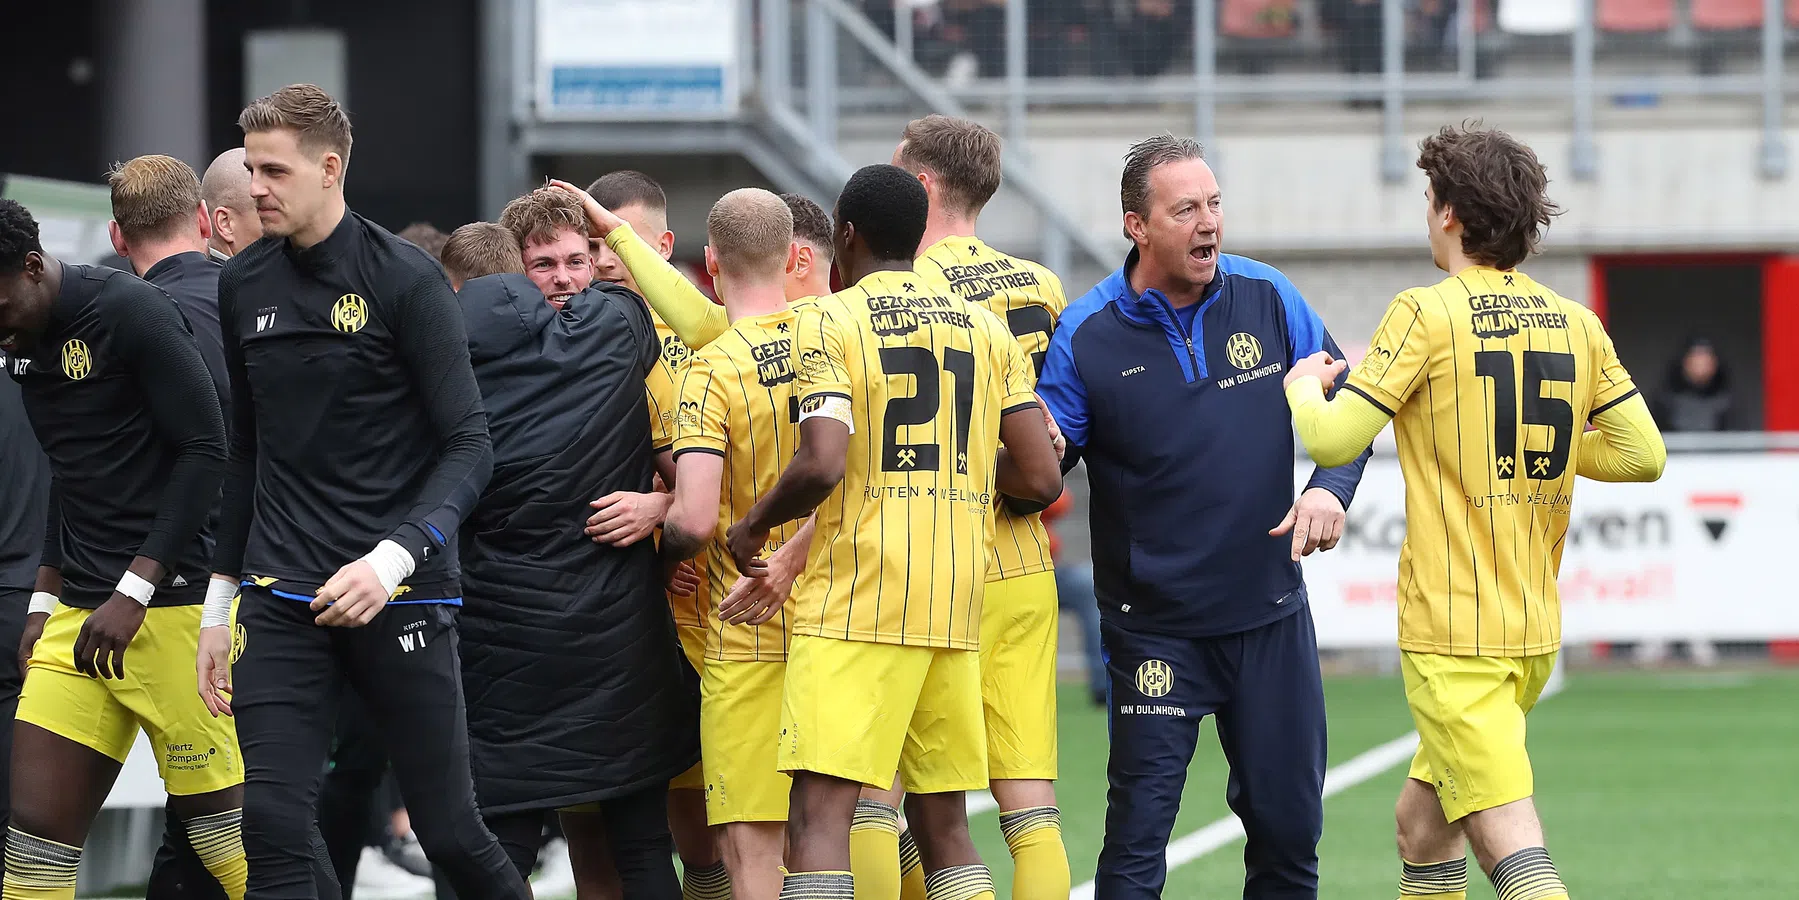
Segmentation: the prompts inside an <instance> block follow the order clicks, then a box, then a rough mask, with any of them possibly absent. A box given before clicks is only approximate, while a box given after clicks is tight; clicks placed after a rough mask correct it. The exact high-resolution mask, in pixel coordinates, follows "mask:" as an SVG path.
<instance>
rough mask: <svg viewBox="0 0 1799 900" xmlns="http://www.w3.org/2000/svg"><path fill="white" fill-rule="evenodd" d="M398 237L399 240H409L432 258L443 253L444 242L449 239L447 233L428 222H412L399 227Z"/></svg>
mask: <svg viewBox="0 0 1799 900" xmlns="http://www.w3.org/2000/svg"><path fill="white" fill-rule="evenodd" d="M399 237H400V239H401V240H407V241H411V242H412V243H413V244H415V245H417V246H418V248H419V249H420V250H423V251H425V252H426V253H429V254H431V258H432V259H436V258H438V257H439V256H441V255H443V250H444V243H445V242H446V241H448V240H449V239H450V236H449V235H447V234H444V233H443V232H442V231H439V230H438V228H437V226H436V225H433V224H431V223H430V222H414V223H412V224H411V225H408V226H406V227H405V228H403V229H401V230H400V234H399Z"/></svg>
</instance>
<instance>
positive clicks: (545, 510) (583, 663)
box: [459, 275, 699, 814]
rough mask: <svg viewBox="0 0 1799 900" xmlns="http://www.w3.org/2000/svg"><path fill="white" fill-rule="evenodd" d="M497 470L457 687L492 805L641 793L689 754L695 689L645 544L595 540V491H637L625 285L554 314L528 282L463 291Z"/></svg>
mask: <svg viewBox="0 0 1799 900" xmlns="http://www.w3.org/2000/svg"><path fill="white" fill-rule="evenodd" d="M459 297H460V299H461V302H462V308H463V314H464V315H465V316H466V317H467V322H468V335H469V355H470V358H471V360H472V361H473V363H474V368H475V378H476V380H477V381H478V382H479V383H480V385H481V395H482V399H483V400H484V402H485V405H486V407H487V415H488V429H489V433H490V434H491V435H492V437H493V447H494V472H493V478H492V480H490V481H489V482H488V485H487V489H486V491H484V492H483V493H482V495H481V499H480V502H479V503H478V504H477V505H476V507H475V510H474V512H472V513H471V514H470V515H469V517H468V521H467V522H466V523H465V524H464V525H463V528H462V532H461V541H462V545H461V551H462V584H463V596H464V601H463V602H464V605H463V608H462V621H461V626H460V631H461V635H462V683H463V688H464V691H465V693H466V695H467V704H468V729H469V739H470V744H471V748H472V752H471V762H472V766H473V769H474V774H475V792H476V797H477V799H478V800H479V801H480V805H481V809H482V811H483V812H485V813H489V814H494V813H504V812H513V811H520V810H529V809H540V808H552V807H558V806H566V805H569V804H573V803H582V802H587V801H591V800H601V799H605V798H608V797H612V796H616V795H620V794H625V793H629V792H633V791H636V790H639V789H641V788H643V787H646V786H648V785H651V784H654V783H656V782H659V781H667V780H668V779H670V778H672V777H674V776H675V775H677V774H679V773H680V772H682V771H683V770H685V769H686V768H688V767H689V766H691V765H692V764H693V762H694V761H695V760H696V759H698V758H699V689H698V680H697V678H696V677H695V676H694V674H693V670H692V669H691V668H690V667H689V666H688V665H687V663H686V661H685V659H684V658H682V656H681V653H680V649H679V644H678V643H677V641H676V638H675V630H674V623H673V621H672V620H671V619H670V617H669V611H668V603H667V601H666V600H664V598H663V593H662V587H661V582H660V569H659V566H658V563H657V560H656V552H655V547H654V542H652V541H648V540H645V541H640V542H638V543H637V544H635V545H633V546H631V547H628V548H625V549H622V550H621V549H616V548H612V547H606V546H600V545H596V544H594V543H593V542H592V541H591V540H590V539H589V538H588V537H587V536H586V535H585V534H583V533H582V528H583V527H585V525H586V520H587V517H588V516H589V515H590V514H591V513H592V510H591V509H589V508H588V506H587V502H588V501H590V500H592V499H594V498H596V497H601V496H604V495H606V494H608V493H611V492H613V491H621V490H623V491H647V490H649V489H650V485H651V479H652V477H653V472H654V457H653V453H652V450H651V446H650V423H649V413H648V411H647V407H646V406H645V403H644V377H645V375H646V374H647V373H648V371H649V368H650V366H652V365H653V364H654V363H655V360H656V355H657V350H658V347H657V343H656V340H655V330H654V327H653V326H652V325H651V322H650V317H649V312H648V310H647V308H646V307H645V306H644V304H643V301H642V300H639V299H638V298H637V296H636V295H635V294H632V293H631V292H629V291H627V290H625V289H623V288H617V287H611V286H606V287H605V288H603V289H600V288H596V289H593V290H589V291H586V292H585V293H582V294H580V295H577V296H575V297H572V298H570V301H569V304H568V306H567V307H566V308H565V309H564V310H563V311H562V312H561V313H557V312H556V311H554V310H552V309H551V308H550V306H549V304H547V303H545V302H544V299H543V295H542V294H541V293H539V292H538V290H537V288H536V287H535V286H533V285H532V284H531V282H530V281H529V280H527V279H526V278H525V277H524V276H520V275H495V276H489V277H486V278H476V279H472V280H470V281H469V282H468V283H467V284H465V285H464V286H463V289H462V293H461V294H460V295H459Z"/></svg>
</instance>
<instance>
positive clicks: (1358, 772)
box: [1068, 731, 1418, 900]
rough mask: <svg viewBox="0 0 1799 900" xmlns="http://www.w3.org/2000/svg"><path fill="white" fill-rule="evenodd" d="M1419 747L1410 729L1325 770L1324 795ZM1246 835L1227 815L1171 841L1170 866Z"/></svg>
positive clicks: (1081, 891) (1087, 892)
mask: <svg viewBox="0 0 1799 900" xmlns="http://www.w3.org/2000/svg"><path fill="white" fill-rule="evenodd" d="M1417 749H1418V732H1416V731H1411V732H1407V733H1406V734H1404V735H1403V736H1400V737H1396V738H1394V739H1393V740H1390V741H1388V742H1386V743H1384V744H1381V745H1380V746H1378V747H1375V748H1374V749H1372V750H1369V751H1367V752H1365V753H1363V754H1361V755H1360V756H1357V757H1355V758H1354V759H1351V760H1349V761H1348V762H1345V763H1343V764H1342V765H1340V766H1335V767H1333V768H1331V769H1329V770H1328V771H1326V772H1325V773H1324V796H1326V797H1329V796H1331V795H1333V794H1337V793H1340V792H1342V791H1345V790H1348V789H1350V788H1352V787H1355V786H1356V785H1358V784H1361V783H1362V782H1364V781H1367V780H1368V779H1370V778H1373V777H1374V776H1376V775H1379V774H1380V773H1382V772H1385V771H1387V770H1388V769H1391V768H1393V767H1394V766H1396V765H1399V764H1400V763H1401V762H1404V761H1405V760H1408V759H1410V758H1411V757H1412V754H1413V753H1415V752H1416V751H1417ZM1242 837H1243V821H1242V820H1241V819H1238V818H1237V817H1236V816H1234V815H1231V816H1225V817H1224V818H1222V819H1219V820H1218V821H1216V822H1213V823H1212V824H1210V825H1207V826H1205V827H1204V828H1201V829H1199V830H1198V831H1194V832H1191V833H1189V834H1185V835H1182V836H1181V837H1180V838H1178V839H1177V840H1174V841H1172V842H1170V843H1169V844H1168V868H1169V869H1170V870H1173V869H1176V868H1179V867H1181V866H1184V865H1186V864H1187V863H1190V862H1192V861H1194V860H1196V859H1198V858H1200V857H1202V856H1204V855H1206V854H1207V853H1210V852H1212V851H1213V850H1217V849H1218V848H1220V847H1223V846H1226V845H1228V844H1231V843H1233V842H1235V841H1237V840H1239V839H1241V838H1242ZM1068 896H1069V898H1070V900H1093V882H1091V881H1089V882H1087V883H1086V884H1083V885H1080V886H1078V887H1076V888H1075V889H1074V890H1072V891H1070V892H1069V893H1068Z"/></svg>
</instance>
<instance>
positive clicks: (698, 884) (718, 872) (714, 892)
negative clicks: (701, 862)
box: [681, 862, 731, 900]
mask: <svg viewBox="0 0 1799 900" xmlns="http://www.w3.org/2000/svg"><path fill="white" fill-rule="evenodd" d="M681 900H731V873H729V872H727V871H725V864H724V863H722V862H715V863H713V864H712V865H709V866H695V867H694V868H691V869H686V870H684V871H682V873H681Z"/></svg>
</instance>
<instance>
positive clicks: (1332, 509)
mask: <svg viewBox="0 0 1799 900" xmlns="http://www.w3.org/2000/svg"><path fill="white" fill-rule="evenodd" d="M1344 518H1345V516H1344V515H1343V501H1341V500H1338V499H1337V495H1336V494H1333V493H1331V492H1330V491H1327V490H1325V489H1324V488H1316V487H1315V488H1308V489H1306V492H1305V493H1303V494H1300V495H1299V500H1298V502H1296V503H1294V504H1293V508H1292V509H1289V510H1287V517H1286V518H1285V519H1282V520H1281V523H1280V524H1279V525H1276V526H1274V528H1273V529H1271V530H1270V531H1269V532H1268V533H1269V534H1271V535H1273V536H1275V537H1279V536H1281V535H1283V534H1286V533H1287V532H1289V531H1291V532H1292V533H1293V561H1294V562H1299V558H1300V557H1302V556H1310V555H1312V551H1313V550H1329V549H1331V548H1332V547H1335V546H1337V541H1339V540H1341V539H1342V537H1343V520H1344Z"/></svg>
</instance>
